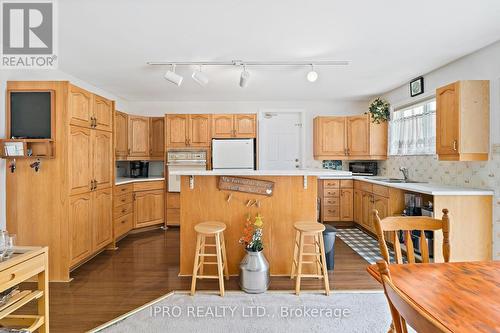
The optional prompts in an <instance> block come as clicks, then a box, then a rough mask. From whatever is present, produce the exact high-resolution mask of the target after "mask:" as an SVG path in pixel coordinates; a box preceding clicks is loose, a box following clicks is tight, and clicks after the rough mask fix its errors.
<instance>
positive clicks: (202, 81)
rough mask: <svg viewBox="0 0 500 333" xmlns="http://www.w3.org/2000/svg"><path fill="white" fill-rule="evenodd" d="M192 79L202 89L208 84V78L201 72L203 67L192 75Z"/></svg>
mask: <svg viewBox="0 0 500 333" xmlns="http://www.w3.org/2000/svg"><path fill="white" fill-rule="evenodd" d="M191 77H192V78H193V80H194V82H196V83H198V84H199V85H200V86H202V87H204V86H206V85H207V84H208V76H206V75H205V73H203V72H202V71H201V66H200V68H199V69H198V70H197V71H194V72H193V75H191Z"/></svg>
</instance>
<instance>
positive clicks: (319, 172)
mask: <svg viewBox="0 0 500 333" xmlns="http://www.w3.org/2000/svg"><path fill="white" fill-rule="evenodd" d="M170 174H171V175H174V176H316V177H322V176H323V177H336V178H337V177H338V178H350V177H352V173H351V172H350V171H339V170H325V169H291V170H244V169H223V170H175V171H171V172H170Z"/></svg>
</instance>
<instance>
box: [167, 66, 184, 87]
mask: <svg viewBox="0 0 500 333" xmlns="http://www.w3.org/2000/svg"><path fill="white" fill-rule="evenodd" d="M164 78H165V80H167V81H169V82H171V83H173V84H175V85H177V86H180V85H181V84H182V80H183V79H184V78H183V77H182V76H180V75H179V74H177V73H175V64H172V67H171V68H170V70H168V71H167V72H166V73H165V76H164Z"/></svg>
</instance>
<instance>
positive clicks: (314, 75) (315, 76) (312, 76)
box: [307, 64, 318, 82]
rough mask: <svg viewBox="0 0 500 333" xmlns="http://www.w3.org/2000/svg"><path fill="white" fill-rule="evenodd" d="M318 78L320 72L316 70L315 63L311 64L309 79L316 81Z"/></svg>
mask: <svg viewBox="0 0 500 333" xmlns="http://www.w3.org/2000/svg"><path fill="white" fill-rule="evenodd" d="M317 79H318V73H317V72H316V71H315V70H314V65H313V64H311V70H310V71H309V73H307V81H309V82H316V80H317Z"/></svg>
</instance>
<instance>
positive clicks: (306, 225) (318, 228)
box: [293, 221, 325, 233]
mask: <svg viewBox="0 0 500 333" xmlns="http://www.w3.org/2000/svg"><path fill="white" fill-rule="evenodd" d="M293 227H294V228H295V229H296V230H298V231H301V232H306V233H319V232H323V231H324V230H325V226H324V225H323V224H321V223H318V222H307V221H300V222H295V223H294V225H293Z"/></svg>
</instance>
